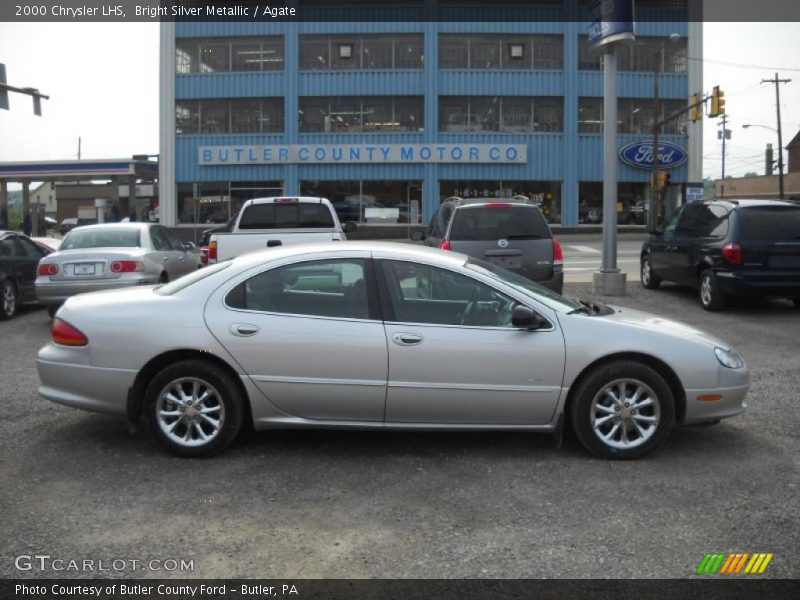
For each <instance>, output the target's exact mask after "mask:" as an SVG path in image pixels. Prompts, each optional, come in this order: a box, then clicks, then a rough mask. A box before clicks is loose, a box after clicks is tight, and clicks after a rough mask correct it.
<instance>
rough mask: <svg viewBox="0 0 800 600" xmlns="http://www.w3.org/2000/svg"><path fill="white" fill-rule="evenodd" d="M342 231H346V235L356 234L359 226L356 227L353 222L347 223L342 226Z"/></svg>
mask: <svg viewBox="0 0 800 600" xmlns="http://www.w3.org/2000/svg"><path fill="white" fill-rule="evenodd" d="M342 231H344V232H345V233H354V232H356V231H358V225H356V224H355V223H353V222H352V221H347V223H343V224H342Z"/></svg>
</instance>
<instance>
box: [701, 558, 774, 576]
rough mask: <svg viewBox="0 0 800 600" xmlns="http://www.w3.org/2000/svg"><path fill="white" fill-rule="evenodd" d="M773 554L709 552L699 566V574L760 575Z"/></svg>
mask: <svg viewBox="0 0 800 600" xmlns="http://www.w3.org/2000/svg"><path fill="white" fill-rule="evenodd" d="M773 556H774V555H773V553H771V552H770V553H766V552H755V553H753V554H750V553H749V552H729V553H728V552H707V553H706V554H705V556H703V560H702V561H700V565H699V566H698V567H697V574H698V575H714V574H717V573H719V574H720V575H734V574H739V573H744V574H748V575H760V574H761V573H763V572H764V571H765V570H766V568H767V565H768V564H769V563H770V561H771V560H772V557H773ZM748 559H749V560H748ZM742 569H744V570H742Z"/></svg>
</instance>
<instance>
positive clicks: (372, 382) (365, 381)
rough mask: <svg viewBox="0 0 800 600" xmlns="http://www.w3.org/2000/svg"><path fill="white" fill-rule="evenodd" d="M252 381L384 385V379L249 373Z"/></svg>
mask: <svg viewBox="0 0 800 600" xmlns="http://www.w3.org/2000/svg"><path fill="white" fill-rule="evenodd" d="M251 378H252V379H253V380H254V381H258V382H263V383H300V384H303V385H307V384H311V385H363V386H373V387H374V386H385V385H386V381H384V380H377V379H374V380H370V379H327V378H322V377H289V376H286V377H282V376H276V375H251Z"/></svg>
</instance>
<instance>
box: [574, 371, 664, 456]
mask: <svg viewBox="0 0 800 600" xmlns="http://www.w3.org/2000/svg"><path fill="white" fill-rule="evenodd" d="M660 417H661V408H660V404H659V401H658V397H657V396H656V394H655V392H653V390H652V389H651V388H650V387H649V386H648V385H647V384H645V383H644V382H642V381H639V380H637V379H617V380H615V381H612V382H610V383H608V384H606V385H604V386H603V387H602V389H601V390H600V391H599V392H597V394H596V395H595V397H594V399H593V400H592V407H591V412H590V415H589V418H590V419H591V423H592V429H593V430H594V433H595V435H596V436H597V437H598V438H599V439H600V441H601V442H603V443H604V444H605V445H606V446H610V447H611V448H618V449H620V450H627V449H630V448H636V447H638V446H641V445H642V444H644V443H645V442H647V440H649V439H650V438H651V437H653V435H654V434H655V432H656V430H657V429H658V423H659V420H660Z"/></svg>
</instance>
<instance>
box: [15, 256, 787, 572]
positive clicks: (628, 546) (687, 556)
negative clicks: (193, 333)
mask: <svg viewBox="0 0 800 600" xmlns="http://www.w3.org/2000/svg"><path fill="white" fill-rule="evenodd" d="M578 245H580V244H578ZM590 287H591V286H590V285H588V284H576V283H568V284H567V285H566V286H565V288H566V289H565V295H568V296H579V297H588V295H589V292H590ZM628 287H629V293H628V295H627V296H625V297H621V298H615V299H613V302H612V303H616V304H621V305H624V306H629V307H635V308H640V309H645V310H651V311H654V312H657V313H659V314H661V315H665V316H670V317H675V318H679V319H681V320H683V321H686V322H688V323H691V324H693V325H696V326H699V327H702V328H704V329H707V330H709V331H710V332H712V333H714V334H717V335H719V336H721V337H722V338H723V339H726V340H728V341H729V342H731V343H732V344H733V345H734V346H735V347H736V348H738V349H739V350H740V351H741V352H742V353H743V354H744V356H745V357H746V359H747V360H748V362H749V364H750V367H751V369H752V374H753V382H752V389H751V392H750V394H749V402H750V409H749V411H748V412H747V413H746V414H745V415H743V416H741V417H737V418H734V419H730V420H728V421H723V422H722V423H720V424H719V425H716V426H712V427H692V428H681V427H677V428H676V429H675V430H674V431H673V433H672V435H671V437H670V439H669V441H668V442H667V444H666V445H665V446H664V447H663V448H662V449H661V450H660V451H659V452H658V453H656V454H654V455H652V456H651V457H648V458H646V459H643V460H639V461H636V462H609V461H604V460H601V459H597V458H593V457H591V456H590V455H588V454H587V453H586V452H584V451H583V450H582V449H581V448H580V447H579V446H578V444H577V442H575V441H574V440H571V439H567V440H566V441H565V444H564V446H563V447H562V448H557V447H555V444H554V442H553V439H552V438H551V437H549V436H546V435H531V434H522V433H514V434H509V433H480V434H474V433H448V434H441V433H399V432H393V433H379V432H368V433H364V432H361V433H356V432H334V431H327V432H308V431H303V432H286V431H284V432H266V433H247V434H245V435H244V436H243V438H242V439H241V440H240V441H238V442H237V443H236V444H235V445H234V446H233V447H231V448H230V449H229V450H228V451H226V452H225V453H224V454H222V455H220V456H217V457H214V458H211V459H200V460H186V459H178V458H173V457H170V456H167V455H166V454H164V453H163V452H162V451H161V450H160V449H159V447H158V446H157V444H156V442H155V441H154V440H153V439H152V438H151V436H150V435H149V433H147V432H146V431H143V430H131V429H130V428H129V427H128V425H126V423H125V422H123V421H119V420H115V419H113V418H110V417H105V416H101V415H94V414H90V413H86V412H81V411H78V410H74V409H70V408H67V407H62V406H57V405H55V404H51V403H49V402H47V401H45V400H43V399H41V398H39V397H38V395H37V393H36V387H37V376H36V371H35V367H34V356H35V354H36V351H37V349H38V348H39V347H40V346H41V345H42V344H44V343H45V342H46V341H47V339H48V329H49V319H48V318H47V315H46V313H45V312H44V311H43V310H41V309H35V308H27V309H25V310H23V312H22V314H21V315H20V316H18V317H17V318H15V319H14V320H13V321H10V322H3V323H0V344H2V349H3V350H2V354H0V403H2V406H3V417H2V419H0V515H2V518H0V540H2V542H1V543H0V577H14V578H19V577H23V578H25V577H64V576H66V577H92V576H132V577H165V576H166V577H186V576H189V577H275V578H294V577H305V578H351V577H355V578H361V577H369V578H388V577H410V578H439V577H445V578H459V577H469V578H472V577H479V578H488V577H511V578H517V577H523V578H528V577H532V578H537V577H562V578H572V577H593V578H618V577H622V578H628V577H638V578H664V577H669V578H673V577H677V578H683V577H690V578H691V577H697V575H695V570H696V568H697V566H698V565H699V563H700V561H701V560H702V559H703V556H704V554H705V553H707V552H714V551H722V552H734V551H741V552H771V553H774V558H773V560H772V562H771V563H770V565H769V567H768V569H767V570H766V572H765V574H764V575H762V576H761V577H797V576H798V575H800V547H799V546H800V544H799V541H800V536H798V531H800V521H799V516H800V515H799V514H798V513H799V511H798V507H799V506H800V503H798V486H800V477H798V475H799V474H800V461H799V460H798V457H799V456H800V453H799V452H800V442H799V441H798V431H800V410H799V409H798V402H800V397H799V394H798V389H800V385H798V384H799V383H800V356H799V355H798V342H797V340H798V339H800V311H797V310H795V309H794V308H793V307H792V305H791V304H790V303H789V302H786V301H773V302H767V303H756V304H744V305H740V306H736V307H734V308H732V309H731V310H727V311H724V312H721V313H714V314H711V313H707V312H704V311H703V310H701V309H700V307H699V305H698V303H697V300H696V298H695V293H694V292H692V291H690V290H686V289H683V288H678V287H666V286H665V287H664V289H662V290H659V291H646V290H643V289H642V288H641V287H640V286H639V285H638V283H630V284H629V286H628ZM596 300H601V301H603V300H606V301H608V299H601V298H596ZM120 343H126V342H125V340H120ZM37 555H39V556H41V555H47V556H50V557H51V558H50V559H48V560H49V561H52V560H53V559H62V560H64V561H70V560H75V561H83V560H94V561H99V560H104V561H106V562H105V563H104V564H105V565H106V567H108V566H109V565H111V564H112V563H111V562H110V561H112V560H114V559H116V560H122V561H124V563H120V562H117V563H116V565H117V566H120V565H124V566H122V568H120V569H113V568H112V569H111V570H110V571H106V572H97V571H96V569H97V567H98V563H97V562H95V563H93V565H94V567H93V568H94V569H95V571H92V570H88V571H87V570H82V569H78V570H68V569H64V570H61V571H56V570H54V569H53V568H52V563H47V564H48V565H49V566H48V567H47V568H45V569H44V570H43V569H41V568H40V567H39V565H38V564H37V563H36V562H34V563H33V565H32V567H31V568H30V569H28V570H20V569H18V567H19V566H22V567H23V568H24V567H25V565H26V564H29V563H26V562H25V559H23V562H22V563H20V561H19V560H18V558H17V557H19V556H37ZM151 560H155V561H159V562H157V563H150V562H149V561H151ZM170 560H174V561H178V563H179V561H181V560H183V561H192V568H191V569H189V570H186V571H181V570H180V569H170V570H167V569H168V568H169V567H172V566H174V565H173V563H170V562H168V561H170ZM131 561H137V562H136V563H131ZM59 564H60V565H61V566H62V567H65V566H69V564H70V563H69V562H64V563H59ZM132 565H133V566H132ZM187 569H188V567H187Z"/></svg>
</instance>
